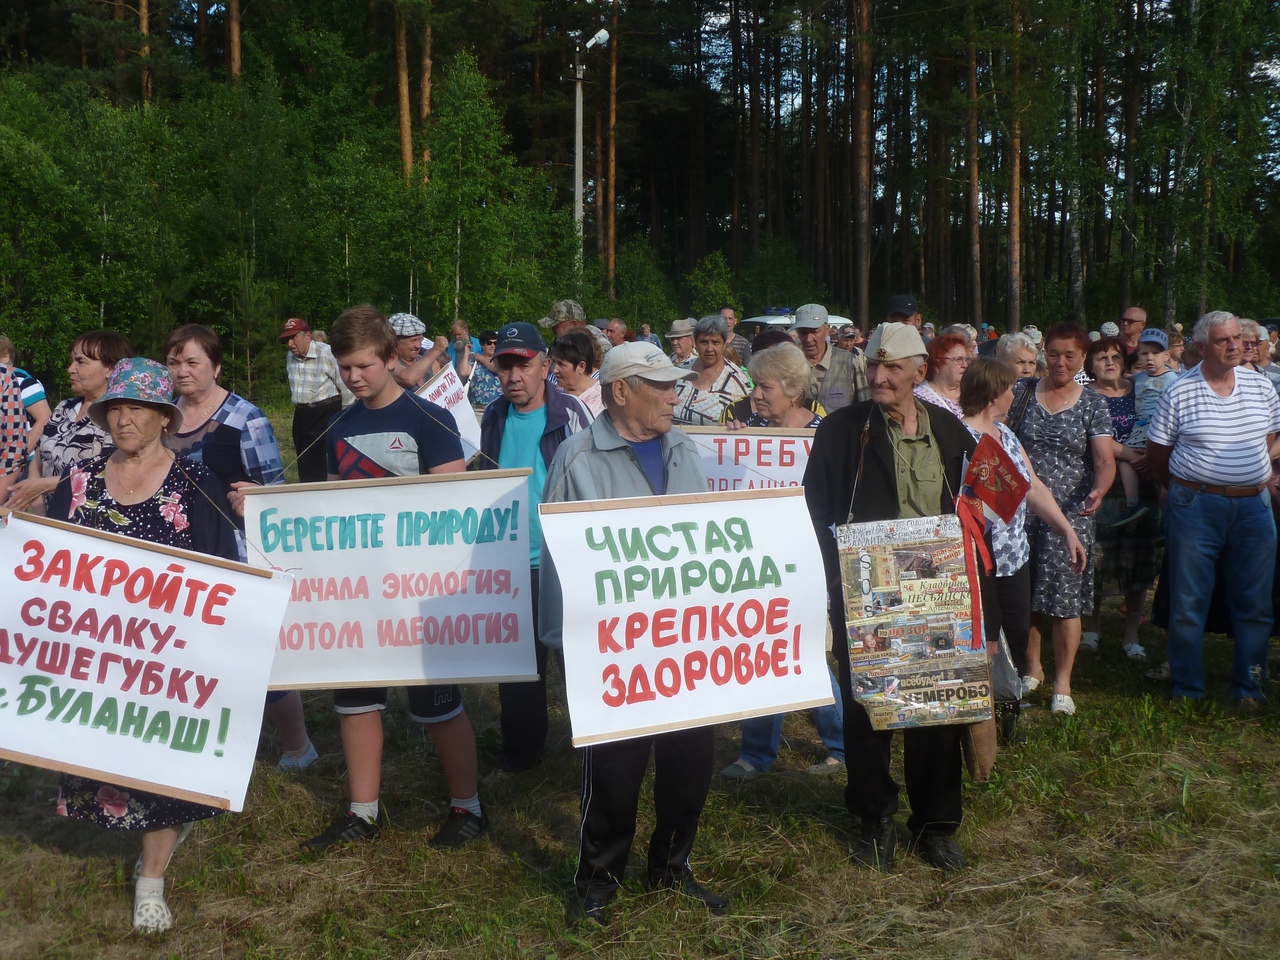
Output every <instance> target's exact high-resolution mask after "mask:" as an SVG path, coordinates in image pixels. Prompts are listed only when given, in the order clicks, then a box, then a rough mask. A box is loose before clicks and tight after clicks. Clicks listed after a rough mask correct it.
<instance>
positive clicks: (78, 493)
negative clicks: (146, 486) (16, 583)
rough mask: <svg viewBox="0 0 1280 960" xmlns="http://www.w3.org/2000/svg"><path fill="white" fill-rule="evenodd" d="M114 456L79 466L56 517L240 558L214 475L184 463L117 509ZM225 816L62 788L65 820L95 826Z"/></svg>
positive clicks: (144, 796) (190, 806) (104, 790)
mask: <svg viewBox="0 0 1280 960" xmlns="http://www.w3.org/2000/svg"><path fill="white" fill-rule="evenodd" d="M108 456H109V454H108V455H104V456H100V457H98V458H96V459H94V460H89V461H86V462H84V463H81V464H78V465H76V466H73V467H72V468H71V469H70V471H69V472H68V474H67V476H65V477H64V478H63V480H62V482H60V483H59V484H58V487H57V489H56V490H55V491H54V493H53V495H52V499H51V501H50V506H49V516H50V517H52V518H54V519H57V520H69V521H70V522H72V523H75V524H79V525H80V526H82V527H92V528H93V529H95V530H108V531H110V532H112V533H119V534H123V535H124V536H127V537H136V538H137V539H139V540H146V541H148V542H149V543H158V544H163V545H164V546H169V547H179V548H182V549H184V550H195V551H198V552H200V553H208V554H213V555H215V556H220V557H223V558H225V559H228V560H235V559H236V546H235V537H234V535H233V533H232V527H231V524H230V523H228V522H227V521H226V520H225V519H224V518H223V517H222V516H221V515H220V514H219V513H218V512H217V511H215V510H214V508H213V506H212V505H211V501H210V499H209V498H211V497H212V498H216V497H219V496H222V495H223V494H222V485H221V484H220V483H218V481H217V480H216V479H214V477H213V474H211V473H210V472H209V471H208V470H207V469H205V468H204V467H202V466H201V465H200V464H198V463H193V462H192V461H191V460H188V459H187V458H186V457H176V458H175V459H174V462H173V466H171V467H170V468H169V473H168V475H167V476H166V477H165V478H164V482H163V483H162V484H161V485H160V489H159V490H157V491H156V493H155V495H154V496H152V497H151V498H150V499H149V500H144V501H143V502H141V503H131V504H122V503H117V502H116V501H115V500H114V499H113V498H112V496H111V494H110V493H108V492H107V485H106V466H107V457H108ZM221 812H222V811H221V810H219V809H218V808H216V807H208V806H205V805H204V804H199V803H191V802H190V801H187V800H175V799H174V798H172V797H165V796H160V795H159V794H154V793H148V792H146V791H144V790H135V789H134V788H132V787H121V786H117V785H114V784H110V783H103V782H102V781H100V780H92V779H89V778H88V777H77V776H72V775H70V774H66V775H64V776H63V777H62V781H61V784H60V787H59V790H58V815H59V816H61V817H75V818H76V819H78V820H93V821H94V822H96V823H98V824H99V825H101V826H103V827H106V828H107V829H110V830H154V829H157V828H160V827H172V826H177V825H178V824H181V823H187V822H190V821H192V820H204V819H207V818H209V817H214V816H217V815H218V814H219V813H221Z"/></svg>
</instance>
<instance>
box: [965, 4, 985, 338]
mask: <svg viewBox="0 0 1280 960" xmlns="http://www.w3.org/2000/svg"><path fill="white" fill-rule="evenodd" d="M970 29H971V30H972V29H973V26H972V24H971V25H970ZM968 87H969V91H968V92H969V135H968V138H967V139H968V141H969V142H968V144H967V145H966V146H967V147H968V152H969V191H968V197H969V323H971V324H972V325H973V326H974V327H975V328H977V329H979V330H980V329H982V222H981V210H980V209H979V206H978V204H979V200H980V194H979V192H978V45H977V43H975V42H974V41H973V40H970V41H969V81H968Z"/></svg>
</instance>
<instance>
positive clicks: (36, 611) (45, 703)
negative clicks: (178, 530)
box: [0, 515, 289, 810]
mask: <svg viewBox="0 0 1280 960" xmlns="http://www.w3.org/2000/svg"><path fill="white" fill-rule="evenodd" d="M0 578H3V581H4V584H5V587H4V590H3V591H2V593H0V756H3V757H6V758H8V759H10V760H16V761H18V762H20V763H26V764H31V765H33V766H38V767H47V768H50V769H53V770H62V771H64V772H67V773H74V774H77V775H82V776H88V777H94V778H98V779H104V780H109V781H111V782H112V783H115V784H119V785H121V786H124V787H126V788H127V787H138V788H141V789H145V790H150V791H153V792H156V793H163V794H166V795H169V796H174V797H180V798H182V799H187V800H195V801H198V802H201V803H207V804H210V805H213V806H217V807H221V808H223V809H231V810H240V809H242V808H243V807H244V796H245V791H246V790H247V789H248V786H249V775H250V773H251V772H252V770H253V758H254V755H255V754H256V753H257V750H258V733H259V728H260V727H261V725H262V704H263V697H264V696H265V694H266V692H267V677H268V675H269V674H270V672H271V660H272V657H273V656H274V653H275V638H276V633H277V627H278V625H279V623H280V620H281V618H282V617H283V616H284V609H285V606H286V604H287V603H288V602H289V581H288V578H287V577H282V576H270V575H268V576H264V575H263V574H262V573H261V572H260V571H257V570H252V569H250V568H248V567H245V566H243V565H242V564H238V563H230V562H228V561H222V560H217V559H212V558H209V557H205V556H203V555H202V554H197V553H190V552H187V551H185V550H171V549H168V548H162V547H154V546H151V545H149V544H146V543H143V542H142V541H139V540H132V539H128V538H125V537H120V536H115V535H112V534H104V533H97V532H93V533H89V532H86V531H84V530H83V529H81V528H79V527H75V526H72V525H70V524H65V523H58V522H56V521H51V520H40V521H34V520H28V519H24V518H22V517H19V516H17V515H10V517H9V520H8V523H7V524H5V525H4V526H3V527H0ZM125 792H126V793H127V790H126V791H125ZM116 796H117V799H118V798H119V794H118V793H117V795H116Z"/></svg>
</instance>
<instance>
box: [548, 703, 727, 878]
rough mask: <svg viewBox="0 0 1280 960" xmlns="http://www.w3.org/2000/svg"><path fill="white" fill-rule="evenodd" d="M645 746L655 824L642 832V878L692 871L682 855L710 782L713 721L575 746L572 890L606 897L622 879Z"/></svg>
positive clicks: (633, 830)
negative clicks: (578, 797) (578, 803)
mask: <svg viewBox="0 0 1280 960" xmlns="http://www.w3.org/2000/svg"><path fill="white" fill-rule="evenodd" d="M650 752H652V753H653V766H654V778H653V806H654V813H655V814H656V823H655V825H654V828H653V835H652V836H651V837H650V838H649V864H648V877H649V882H650V883H653V884H662V883H670V882H679V881H681V880H684V879H685V878H691V877H692V876H693V870H692V868H691V867H690V866H689V854H690V852H691V851H692V850H693V840H694V837H695V836H696V835H697V833H698V817H699V816H700V815H701V813H702V807H703V805H704V804H705V803H706V801H707V791H708V790H709V789H710V788H711V771H712V767H713V766H714V761H715V728H714V727H696V728H694V729H692V730H676V731H674V732H672V733H660V734H656V735H654V736H649V737H636V738H634V739H631V740H620V741H618V742H616V743H603V744H598V745H596V746H592V747H587V748H585V749H584V750H583V751H582V828H581V831H580V833H579V839H578V869H577V872H576V873H575V874H574V877H573V883H574V886H575V887H576V888H577V891H578V896H580V897H592V898H594V899H597V900H606V901H607V900H609V899H610V898H611V897H612V896H613V895H614V893H616V892H617V890H618V886H619V885H620V884H621V883H622V877H623V874H624V873H625V872H626V869H627V856H628V855H629V854H630V853H631V842H632V840H634V839H635V835H636V807H637V805H638V804H639V801H640V786H641V784H642V782H643V781H644V775H645V772H646V771H647V770H648V767H649V754H650Z"/></svg>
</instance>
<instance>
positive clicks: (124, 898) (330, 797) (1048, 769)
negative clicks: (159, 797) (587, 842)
mask: <svg viewBox="0 0 1280 960" xmlns="http://www.w3.org/2000/svg"><path fill="white" fill-rule="evenodd" d="M271 412H272V414H273V419H275V420H276V421H277V423H278V424H281V422H282V420H283V415H284V410H283V409H282V408H281V407H279V406H276V405H273V409H271ZM280 433H281V440H282V444H283V445H286V446H287V443H288V429H287V426H286V427H285V428H284V429H283V430H280ZM291 459H292V457H291V456H287V457H286V462H288V461H289V460H291ZM1104 628H1105V629H1104V634H1103V636H1104V641H1103V646H1102V651H1101V652H1100V653H1098V654H1096V655H1092V656H1089V655H1085V656H1083V657H1082V658H1081V661H1080V662H1079V663H1078V665H1077V670H1076V682H1075V696H1076V702H1077V704H1078V707H1079V712H1078V713H1077V715H1076V716H1075V717H1072V718H1067V719H1065V720H1062V721H1059V720H1056V719H1053V718H1050V717H1049V716H1048V711H1047V709H1046V708H1045V705H1044V702H1043V701H1038V700H1033V705H1032V707H1031V709H1029V710H1027V711H1026V712H1025V713H1024V718H1023V721H1022V724H1021V727H1020V729H1021V730H1022V731H1023V732H1024V733H1025V735H1026V742H1025V743H1023V744H1021V745H1018V746H1014V747H1011V748H1009V749H1007V750H1005V751H1004V752H1002V754H1001V756H1000V759H999V761H998V762H997V765H996V770H995V774H994V776H993V778H992V780H991V781H990V782H989V783H986V784H982V785H974V784H971V783H967V782H966V787H965V804H966V819H965V823H964V826H963V827H962V829H961V831H960V835H959V840H960V843H961V846H962V848H964V849H965V851H966V853H967V854H968V855H969V857H970V860H971V864H972V865H971V867H970V868H969V869H968V870H966V871H964V872H961V873H959V874H956V875H951V876H944V875H943V874H941V873H940V872H937V871H935V870H932V869H930V868H928V867H926V866H925V865H924V864H923V863H922V862H920V861H919V860H917V859H915V858H914V857H911V856H905V855H904V856H902V857H901V859H900V861H899V866H898V868H897V869H896V871H895V872H894V873H892V874H891V875H887V876H886V875H882V874H877V873H873V872H871V871H869V870H867V869H866V868H863V867H860V866H858V865H857V864H854V863H852V862H851V861H850V860H849V857H848V851H849V845H850V840H851V838H852V836H853V830H854V825H853V824H852V823H851V821H850V819H849V817H848V815H847V814H846V813H845V811H844V807H843V787H844V778H843V777H841V778H839V780H822V779H817V778H814V777H810V776H808V775H806V774H805V773H803V770H804V768H805V767H806V766H808V765H809V764H810V763H812V762H814V761H815V760H816V759H818V758H820V757H821V755H822V753H823V751H822V748H821V745H820V743H819V742H818V741H817V738H816V736H815V734H814V733H813V729H812V727H811V726H810V725H809V724H808V722H807V721H806V720H805V719H804V718H801V717H790V718H788V720H787V724H786V727H785V729H784V745H783V749H782V752H781V754H780V757H779V762H778V764H777V767H776V768H775V773H773V774H771V775H770V776H768V777H766V778H762V779H759V780H754V781H751V782H747V783H730V782H727V781H724V780H721V779H719V778H716V781H715V782H714V783H713V786H712V793H711V796H710V798H709V800H708V804H707V808H706V811H705V813H704V815H703V818H702V822H701V829H700V833H699V837H698V843H697V845H696V847H695V850H694V858H693V865H694V868H695V870H696V871H697V874H698V876H699V879H700V880H701V881H702V882H704V883H705V884H706V885H707V886H709V887H710V888H712V889H714V890H716V891H718V892H722V893H725V894H727V895H729V896H731V897H732V898H733V904H734V905H733V912H732V914H731V915H730V916H728V917H724V918H715V917H710V916H708V915H707V914H706V913H705V911H702V910H699V909H695V908H693V907H692V906H690V905H688V903H687V902H680V901H679V900H677V899H675V898H673V897H672V896H670V895H669V894H661V893H651V892H647V891H645V890H644V889H643V886H642V884H641V882H640V877H639V873H640V871H639V867H640V864H641V863H642V858H643V852H644V842H645V839H646V838H647V831H648V829H649V827H650V826H651V823H652V808H651V806H650V805H649V804H648V800H647V798H646V800H645V802H644V803H642V807H641V822H640V827H639V829H640V834H639V836H640V838H641V839H640V841H639V842H638V843H637V848H636V850H635V851H633V857H632V859H633V865H634V867H635V872H634V875H631V876H629V879H628V883H627V886H626V888H625V889H624V891H623V892H622V894H621V895H620V896H619V897H618V899H617V900H616V901H615V902H614V904H613V905H612V906H611V910H610V920H611V922H610V924H609V926H608V928H607V929H604V930H599V929H595V928H589V929H579V930H574V931H566V929H565V925H564V908H565V898H566V894H567V892H568V890H569V889H570V878H571V876H572V872H573V867H574V860H575V852H576V847H575V838H576V831H577V822H578V810H577V806H578V777H579V765H578V760H577V757H576V755H575V754H574V751H573V750H572V749H571V747H570V744H569V726H568V715H567V712H566V710H565V707H564V700H563V682H562V680H561V678H560V676H559V673H558V672H557V671H555V670H554V669H553V670H552V676H551V683H552V688H553V690H555V691H556V697H555V702H554V713H553V717H552V732H551V738H550V743H549V745H548V756H547V760H546V762H545V764H544V765H543V766H542V767H541V768H539V769H537V770H536V771H533V772H530V773H527V774H521V775H516V776H509V775H504V774H501V773H497V772H494V770H495V761H496V753H497V731H496V726H497V695H496V689H494V688H492V687H484V686H480V687H471V688H468V691H467V695H468V707H469V710H470V712H471V715H472V718H473V721H474V723H475V725H476V729H477V732H478V734H479V739H480V743H481V774H482V785H481V795H482V799H483V800H484V801H485V803H486V805H487V807H488V810H489V812H490V817H491V820H492V832H491V834H490V835H489V836H488V837H486V838H484V839H482V840H480V841H478V842H477V843H475V844H473V845H471V846H470V847H468V848H465V849H463V850H462V851H455V852H449V853H442V852H439V851H435V850H432V849H431V848H429V847H428V846H427V843H426V841H427V839H428V838H429V837H430V835H431V834H432V833H433V832H434V830H435V829H436V827H437V826H438V824H439V823H440V821H441V819H442V818H443V816H444V814H445V804H446V802H447V791H446V789H445V785H444V781H443V778H442V776H441V774H440V770H439V765H438V763H437V762H436V761H435V759H434V758H433V757H432V756H431V750H430V747H429V745H428V744H427V743H426V741H425V740H424V738H423V737H422V736H421V734H420V732H419V731H418V730H417V729H416V728H415V727H413V725H412V724H411V723H410V722H409V720H408V717H407V715H406V713H405V710H404V706H403V701H402V700H398V701H395V702H394V705H393V708H392V710H391V711H390V712H389V713H388V715H387V717H386V729H387V747H386V763H385V767H384V791H383V800H384V802H385V803H386V805H387V808H388V810H389V813H390V815H391V818H392V826H391V828H390V829H389V830H387V831H386V832H385V833H384V834H383V835H382V837H381V838H380V839H379V840H377V841H375V842H373V843H368V844H363V845H358V846H349V847H346V848H341V849H337V850H335V851H332V852H330V853H329V854H327V855H322V856H318V857H315V856H304V855H301V854H300V853H299V852H298V843H299V841H301V840H303V839H305V838H306V837H309V836H311V835H312V834H314V833H316V832H317V831H318V830H319V829H321V828H322V827H323V826H325V825H327V823H328V822H329V820H330V819H331V818H332V816H333V815H334V814H335V813H336V812H338V811H339V806H340V804H341V803H342V802H343V801H344V799H345V796H346V791H345V784H344V782H343V765H342V762H341V751H340V747H339V740H338V731H337V724H336V722H335V719H334V717H333V715H332V714H331V713H330V712H329V710H328V702H327V697H326V696H324V695H322V694H308V695H306V701H307V709H308V718H309V722H310V726H311V732H312V737H313V739H314V740H315V742H316V745H317V747H318V748H319V750H320V751H321V754H322V761H321V762H320V763H318V764H316V765H315V766H314V767H312V768H311V769H310V770H309V771H307V773H306V774H305V775H303V776H302V777H299V778H288V777H283V776H280V775H278V774H277V773H276V772H275V769H274V760H275V758H276V756H277V749H278V748H277V745H276V744H275V743H274V742H272V741H271V739H270V738H269V737H264V739H263V743H262V745H261V749H260V753H259V759H260V761H261V762H260V763H259V765H258V767H257V769H256V771H255V776H254V779H253V782H252V784H251V787H250V793H249V799H248V803H247V805H246V809H245V812H244V813H243V814H240V815H235V816H225V817H219V818H217V819H214V820H211V821H205V822H204V823H201V824H200V825H198V827H197V829H196V832H195V834H194V835H193V837H192V838H191V840H190V841H188V842H187V843H186V844H185V845H184V846H183V847H182V848H181V849H180V851H179V852H178V854H177V856H176V857H175V858H174V862H173V865H172V866H171V868H170V870H169V878H170V879H169V894H168V897H169V903H170V906H171V907H172V908H173V911H174V915H175V926H174V929H173V930H172V931H170V932H169V933H167V934H164V935H161V936H157V937H149V938H148V937H142V936H139V935H136V934H134V933H133V932H132V931H131V929H130V917H131V906H132V891H131V888H130V885H129V882H128V879H129V871H130V868H131V865H132V862H133V858H134V856H135V855H136V852H137V849H138V848H137V839H136V837H131V836H130V835H128V834H125V833H120V832H115V833H108V832H106V831H102V830H99V829H97V828H96V827H93V826H90V825H85V824H81V823H76V822H71V821H67V820H65V819H58V818H56V817H54V815H53V801H54V796H55V794H56V790H57V778H56V775H54V774H51V773H48V772H46V771H41V770H35V769H31V768H25V767H14V766H11V765H6V766H3V767H2V768H0V957H6V958H7V957H15V958H16V957H21V958H28V957H29V958H36V957H40V958H62V957H107V958H123V957H181V958H197V957H208V958H268V957H273V958H274V957H279V958H285V957H287V958H312V957H325V958H329V957H332V958H339V957H341V958H382V957H387V958H408V957H416V958H427V957H449V958H454V957H530V958H548V957H596V956H599V957H623V958H628V957H672V958H683V957H812V958H825V957H841V958H846V957H847V958H854V957H911V958H932V957H940V958H941V957H947V958H1022V957H1046V958H1054V960H1074V958H1082V960H1083V958H1087V960H1105V958H1114V957H1141V958H1187V960H1203V958H1275V957H1277V956H1280V738H1278V737H1277V731H1278V728H1280V725H1278V721H1280V710H1278V709H1277V707H1276V706H1275V705H1274V703H1273V704H1272V705H1270V706H1268V707H1266V708H1265V709H1264V710H1263V711H1261V712H1260V713H1258V714H1254V715H1250V716H1247V717H1239V716H1235V715H1232V714H1230V713H1228V712H1227V711H1225V710H1224V709H1223V707H1222V704H1223V703H1224V702H1225V696H1226V673H1227V670H1228V667H1229V661H1230V644H1229V643H1228V642H1227V641H1225V640H1223V639H1221V638H1216V639H1214V640H1212V641H1211V642H1210V643H1209V644H1208V645H1207V660H1208V664H1209V677H1210V681H1209V682H1210V691H1211V693H1213V694H1216V695H1217V696H1218V697H1219V698H1220V699H1218V700H1216V701H1213V702H1208V703H1206V704H1205V705H1203V706H1202V707H1200V708H1199V709H1195V708H1191V707H1188V706H1185V705H1180V706H1177V707H1171V706H1170V705H1169V704H1168V703H1167V702H1166V701H1165V698H1164V691H1163V688H1162V685H1160V684H1156V683H1154V682H1152V681H1149V680H1147V679H1145V678H1144V677H1143V669H1142V668H1140V667H1137V666H1135V665H1133V664H1130V663H1128V662H1127V661H1125V660H1124V658H1123V655H1122V654H1121V652H1120V649H1119V642H1118V640H1116V639H1114V638H1116V637H1118V636H1119V632H1120V629H1121V623H1120V617H1119V614H1118V612H1117V611H1116V610H1115V609H1113V608H1111V607H1109V608H1108V609H1107V612H1106V614H1105V619H1104ZM1143 640H1144V642H1145V643H1146V644H1147V648H1148V651H1149V652H1151V653H1152V654H1153V656H1154V658H1155V660H1156V662H1158V660H1159V657H1160V656H1161V655H1162V654H1163V644H1162V642H1161V639H1160V632H1159V631H1157V630H1155V629H1153V628H1150V627H1144V628H1143ZM1046 666H1047V669H1049V670H1050V672H1051V670H1052V667H1051V665H1048V664H1047V665H1046ZM736 756H737V726H736V725H727V726H724V727H722V728H720V729H719V730H718V731H717V769H719V768H720V767H722V766H724V765H726V764H728V763H729V762H731V761H732V760H733V759H734V758H735V757H736ZM854 775H855V776H856V771H855V772H854ZM899 820H900V821H904V820H905V797H904V812H903V813H902V814H900V815H899Z"/></svg>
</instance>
